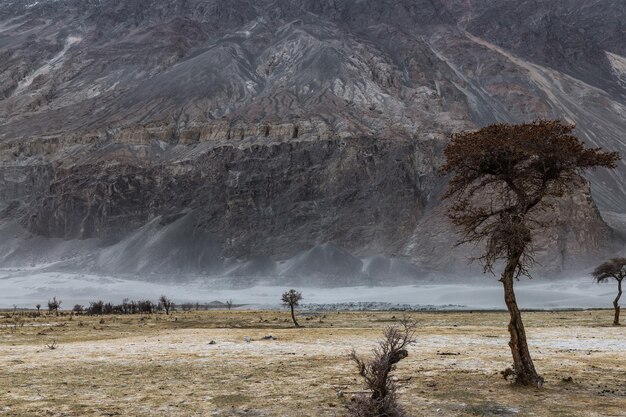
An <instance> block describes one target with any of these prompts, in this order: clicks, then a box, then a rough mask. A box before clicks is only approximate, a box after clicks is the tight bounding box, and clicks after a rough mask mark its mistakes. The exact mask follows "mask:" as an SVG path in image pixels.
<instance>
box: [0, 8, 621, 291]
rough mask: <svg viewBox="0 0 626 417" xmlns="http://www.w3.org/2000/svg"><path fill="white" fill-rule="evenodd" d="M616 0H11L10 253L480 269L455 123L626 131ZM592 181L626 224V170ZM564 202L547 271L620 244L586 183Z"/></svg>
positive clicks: (121, 266) (113, 261)
mask: <svg viewBox="0 0 626 417" xmlns="http://www.w3.org/2000/svg"><path fill="white" fill-rule="evenodd" d="M600 3H602V4H601V5H600V4H597V5H595V6H594V7H590V6H589V5H588V2H585V1H583V0H556V1H552V2H549V3H548V2H536V1H521V2H520V1H508V0H507V1H502V2H490V1H488V0H477V1H471V2H467V1H460V0H435V1H431V0H428V1H427V0H424V1H422V0H417V1H416V0H412V1H410V0H401V1H397V0H396V1H387V0H366V1H356V0H342V1H337V0H256V1H252V0H233V1H228V2H224V1H221V0H189V1H185V2H180V1H159V2H151V3H150V4H149V5H147V4H146V2H145V1H142V0H124V1H122V0H100V1H84V0H55V1H50V0H47V1H46V0H39V1H34V0H32V1H30V0H19V1H18V0H15V1H10V2H3V3H2V4H0V57H2V59H0V236H2V243H0V267H1V266H18V265H22V264H25V263H26V264H36V263H38V262H55V261H56V262H60V263H58V264H57V267H59V268H61V267H63V268H81V269H90V270H96V271H102V272H108V273H120V274H121V273H132V274H145V273H161V274H168V275H171V274H182V275H194V274H208V275H214V276H226V277H231V278H232V277H237V278H238V279H239V281H240V282H242V283H246V282H247V281H246V280H247V279H248V277H256V278H254V279H257V278H259V277H262V278H264V279H266V278H270V277H280V279H281V280H282V281H284V280H290V281H299V280H301V279H303V278H304V277H315V278H316V279H319V280H320V282H321V283H324V284H325V283H328V281H329V280H330V281H331V282H335V281H336V280H339V281H337V282H338V283H342V284H344V283H353V282H382V281H389V280H395V279H401V278H402V279H412V278H414V277H416V276H425V275H427V274H429V273H431V272H432V271H444V272H445V271H448V272H449V271H451V270H453V269H455V268H461V269H466V266H465V263H466V262H465V258H466V256H467V255H468V253H470V251H469V250H468V249H467V248H458V249H450V247H451V245H452V244H453V243H454V241H455V240H456V236H455V233H454V230H452V228H451V226H450V225H449V224H448V222H447V221H446V219H445V216H444V211H445V206H444V205H442V204H441V202H440V195H441V191H442V189H443V186H444V185H445V179H443V178H440V177H439V176H438V175H437V167H438V166H439V164H440V162H441V151H442V149H443V147H444V146H445V143H446V140H447V137H448V136H449V134H450V133H452V132H455V131H459V130H462V129H471V128H476V127H479V126H482V125H485V124H488V123H493V122H522V121H528V120H532V119H535V118H538V117H544V118H563V119H566V120H568V121H571V122H575V123H577V125H578V134H579V135H580V136H581V138H583V139H584V140H585V141H587V142H588V143H590V144H592V145H597V146H602V147H605V148H607V149H614V150H622V151H623V150H624V149H625V148H626V145H625V144H624V143H625V142H624V140H623V132H624V131H626V116H625V115H626V58H625V56H626V49H625V48H626V46H625V45H626V39H625V35H624V31H623V28H622V26H623V23H622V22H624V21H626V15H625V14H626V11H625V10H624V8H623V7H620V6H619V5H618V4H617V3H619V2H613V1H608V0H607V1H601V2H600ZM589 180H590V181H591V183H592V192H593V195H594V198H595V200H596V202H597V203H598V205H599V207H600V209H601V210H602V211H603V212H604V213H606V217H607V218H609V219H621V218H622V217H621V216H622V215H624V214H625V213H626V189H625V188H624V183H625V182H624V181H625V180H626V166H624V164H623V163H621V165H620V167H619V168H618V169H617V170H615V171H613V172H598V173H592V174H591V175H590V176H589ZM558 207H559V209H558V210H559V216H558V217H555V220H554V227H553V228H552V229H551V230H549V231H546V232H544V233H542V235H541V236H538V237H537V251H538V252H537V253H538V259H539V260H540V261H541V263H542V264H543V267H544V269H545V270H550V271H556V272H558V271H562V270H564V269H566V268H568V267H580V266H584V265H586V264H587V262H589V261H592V260H594V258H595V257H597V256H600V255H602V256H604V255H605V254H606V253H608V252H610V251H611V250H613V248H614V244H615V238H616V236H617V235H616V234H614V233H613V232H612V231H611V230H610V229H609V227H608V226H606V224H605V223H604V222H603V221H602V218H601V217H600V213H599V211H598V209H597V208H596V206H595V204H594V203H593V201H592V200H591V197H590V194H589V188H588V187H587V186H586V185H584V184H582V186H581V188H580V192H579V193H577V194H576V195H575V196H573V197H572V199H571V201H566V202H561V203H559V205H558ZM557 219H558V221H557ZM612 224H621V223H619V222H615V221H614V222H612ZM81 241H82V242H83V244H80V242H81ZM28 242H30V244H29V243H28ZM52 242H53V243H52ZM35 243H36V244H35ZM442 254H446V257H443V256H442ZM233 279H234V278H233ZM251 279H252V278H251ZM333 280H335V281H333Z"/></svg>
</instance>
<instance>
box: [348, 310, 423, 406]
mask: <svg viewBox="0 0 626 417" xmlns="http://www.w3.org/2000/svg"><path fill="white" fill-rule="evenodd" d="M414 342H415V322H412V321H409V320H407V319H406V318H405V319H403V320H402V322H401V325H400V326H391V327H388V328H387V329H386V330H385V332H384V335H383V339H382V340H381V341H380V343H379V344H378V347H377V348H376V349H374V351H373V353H374V357H373V358H372V359H370V360H369V361H367V362H366V361H364V360H363V359H361V358H360V357H359V356H358V355H357V354H356V352H355V351H354V350H353V351H352V354H351V355H350V358H351V359H352V360H353V361H354V362H355V363H356V365H357V367H358V369H359V375H360V376H361V377H362V378H363V379H364V381H365V387H366V388H367V389H368V390H369V391H370V392H371V395H369V396H365V395H361V396H358V397H357V398H356V400H355V401H354V402H353V403H351V404H348V406H347V408H348V414H349V416H351V417H405V416H407V414H406V412H405V411H404V409H403V408H402V406H401V405H400V404H399V403H398V395H397V387H396V383H395V382H394V380H393V379H392V378H391V373H392V372H393V371H394V370H395V369H396V364H397V363H398V362H400V361H401V360H402V359H404V358H406V357H407V356H408V355H409V353H408V351H407V347H408V345H409V344H411V343H414Z"/></svg>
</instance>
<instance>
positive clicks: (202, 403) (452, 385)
mask: <svg viewBox="0 0 626 417" xmlns="http://www.w3.org/2000/svg"><path fill="white" fill-rule="evenodd" d="M394 316H395V317H396V318H399V313H397V312H393V313H392V312H380V313H334V312H333V313H326V314H325V315H324V314H320V315H316V316H309V317H308V320H307V319H306V318H305V317H302V319H301V321H302V323H303V324H305V325H306V327H305V328H303V329H293V328H290V327H289V325H290V323H289V321H288V316H287V315H286V314H284V313H281V312H273V311H263V312H227V311H214V312H199V313H196V312H193V313H176V314H174V315H172V316H169V317H167V316H165V315H154V316H150V317H139V316H134V317H123V316H110V317H104V318H103V322H102V323H101V322H100V317H73V318H72V319H71V320H70V318H69V317H54V316H52V317H47V316H46V317H39V318H28V317H19V318H17V319H16V318H13V317H8V316H6V317H4V318H2V319H0V326H1V327H0V415H6V416H239V415H241V416H329V417H330V416H342V415H343V414H344V413H343V402H344V401H348V400H349V398H350V396H351V394H352V393H354V392H359V391H361V390H362V385H361V383H360V381H359V380H358V379H357V377H356V373H355V369H354V367H353V365H352V364H351V363H350V361H349V360H348V358H347V355H348V353H349V352H350V351H351V349H353V348H354V349H356V350H357V351H358V352H359V353H362V354H364V355H366V354H369V352H370V350H371V348H372V347H373V346H374V344H375V343H376V341H377V339H378V338H379V336H380V334H381V330H382V329H383V328H384V327H385V326H388V325H390V324H392V323H394V322H395V321H396V320H395V319H394ZM411 317H413V318H414V319H416V320H417V322H418V329H417V339H418V342H417V343H416V344H415V345H414V346H412V348H411V350H410V355H409V357H408V358H407V359H406V360H405V361H402V362H401V363H400V364H399V366H398V370H397V373H396V375H397V377H398V379H399V386H400V398H401V400H402V402H403V403H404V404H405V405H406V407H407V409H408V410H410V412H411V415H415V416H626V328H621V327H620V328H616V327H612V326H607V325H605V324H606V323H610V322H611V318H612V315H611V312H610V311H593V312H558V313H550V312H540V313H526V314H525V319H526V322H527V326H528V330H527V331H528V334H529V337H530V344H531V348H532V353H533V355H534V358H535V362H536V366H537V368H538V369H539V371H540V372H541V373H542V374H543V375H544V377H545V378H546V385H545V387H544V388H543V389H540V390H537V389H523V388H517V387H513V386H511V385H510V384H509V383H508V382H506V381H504V380H503V379H502V378H501V376H500V375H499V372H500V371H501V370H502V369H504V368H505V367H507V366H509V365H510V352H509V351H508V346H507V341H508V337H507V334H506V323H507V319H506V315H505V314H504V313H495V312H480V313H476V312H475V313H470V312H463V313H413V314H411ZM266 335H273V336H275V337H276V338H277V340H261V339H262V337H263V336H266ZM245 337H250V338H251V339H252V341H251V342H250V343H246V342H245V341H244V338H245ZM53 340H56V342H57V347H56V348H55V349H53V350H51V349H49V348H48V347H46V344H48V345H49V344H51V343H52V341H53ZM211 341H215V344H209V342H211ZM442 353H444V354H443V355H442ZM567 377H572V382H565V381H564V379H565V378H567ZM339 391H341V392H343V393H345V395H344V396H343V398H339V397H338V396H337V393H338V392H339Z"/></svg>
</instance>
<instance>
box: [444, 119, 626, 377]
mask: <svg viewBox="0 0 626 417" xmlns="http://www.w3.org/2000/svg"><path fill="white" fill-rule="evenodd" d="M573 129H574V126H572V125H567V124H563V123H561V122H560V121H537V122H533V123H529V124H522V125H507V124H496V125H491V126H487V127H484V128H482V129H480V130H478V131H475V132H463V133H459V134H456V135H453V136H452V141H451V142H450V143H449V144H448V146H447V147H446V149H445V156H446V162H445V164H444V166H443V167H442V172H443V173H444V174H451V175H452V178H451V179H450V181H449V183H448V189H447V192H446V194H445V197H446V198H448V199H450V200H452V205H451V208H450V209H449V211H448V216H449V217H450V219H451V220H452V222H453V223H454V224H456V225H457V226H460V228H461V230H462V233H463V238H462V239H461V240H460V242H459V244H462V243H467V242H472V243H475V244H476V243H478V242H485V247H484V250H483V253H482V256H481V257H480V258H478V259H479V260H481V261H482V263H483V266H484V271H485V272H491V273H493V267H494V264H495V263H496V262H497V261H499V260H503V261H504V262H505V267H504V271H503V272H502V276H501V278H500V282H502V284H503V287H504V300H505V303H506V306H507V309H508V311H509V314H510V317H511V320H510V322H509V333H510V335H511V340H510V342H509V346H510V348H511V352H512V354H513V362H514V372H515V380H516V382H517V383H518V384H522V385H530V386H541V385H543V378H542V377H541V376H539V375H538V374H537V372H536V370H535V366H534V364H533V361H532V359H531V356H530V352H529V350H528V345H527V342H526V333H525V330H524V324H523V322H522V316H521V313H520V311H519V308H518V306H517V301H516V299H515V292H514V290H513V283H514V281H515V280H516V279H518V278H519V277H520V276H522V275H526V276H529V268H530V267H531V266H532V264H533V259H532V241H533V235H534V234H535V233H536V232H537V230H538V229H540V228H542V227H544V226H545V224H544V223H543V222H541V221H539V217H538V215H540V214H541V213H544V212H546V211H548V209H551V208H552V206H551V205H550V204H549V203H548V202H547V201H546V199H550V198H552V199H555V198H559V197H562V196H563V195H566V194H571V193H572V191H573V189H574V187H575V186H576V184H577V183H580V181H581V179H580V174H581V173H582V172H583V171H584V170H587V169H591V168H595V167H607V168H614V167H615V166H616V162H617V161H618V160H619V155H618V154H617V153H616V152H610V153H609V152H603V151H602V150H600V149H586V148H585V146H584V145H583V143H582V142H581V141H580V140H578V139H577V138H576V137H575V136H573V135H572V134H571V132H572V131H573Z"/></svg>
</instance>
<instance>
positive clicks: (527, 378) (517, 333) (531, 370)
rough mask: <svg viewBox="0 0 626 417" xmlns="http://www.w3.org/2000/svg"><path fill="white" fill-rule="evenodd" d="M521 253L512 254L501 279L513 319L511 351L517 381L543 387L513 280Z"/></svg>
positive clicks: (511, 324) (510, 326)
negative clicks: (527, 340)
mask: <svg viewBox="0 0 626 417" xmlns="http://www.w3.org/2000/svg"><path fill="white" fill-rule="evenodd" d="M520 256H521V254H519V255H517V256H512V257H510V258H509V261H508V263H507V265H506V269H505V270H504V273H503V274H502V278H501V279H500V281H501V282H502V284H503V286H504V301H505V303H506V307H507V309H508V310H509V314H510V316H511V321H510V322H509V333H510V334H511V341H510V342H509V346H510V347H511V353H512V354H513V366H514V368H515V369H514V370H515V377H516V378H515V382H516V383H517V384H519V385H527V386H533V387H537V388H539V387H541V386H542V385H543V378H542V377H541V376H540V375H539V374H537V371H536V370H535V365H534V364H533V360H532V358H531V357H530V351H529V350H528V344H527V343H526V332H525V331H524V323H523V322H522V315H521V313H520V311H519V308H518V307H517V301H516V299H515V292H514V291H513V281H514V279H515V270H516V268H517V265H518V263H519V259H520Z"/></svg>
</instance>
